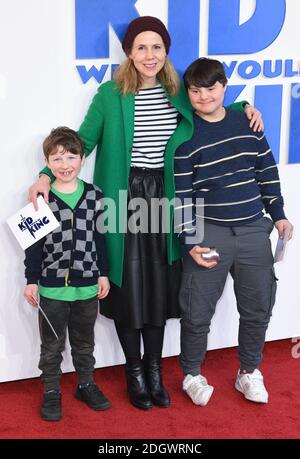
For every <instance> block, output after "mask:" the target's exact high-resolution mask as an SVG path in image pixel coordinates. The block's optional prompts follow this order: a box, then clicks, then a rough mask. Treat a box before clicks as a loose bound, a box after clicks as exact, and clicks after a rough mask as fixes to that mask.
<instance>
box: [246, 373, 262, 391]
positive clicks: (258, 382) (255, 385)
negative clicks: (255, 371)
mask: <svg viewBox="0 0 300 459" xmlns="http://www.w3.org/2000/svg"><path fill="white" fill-rule="evenodd" d="M247 385H248V386H249V385H251V389H253V390H262V389H263V390H264V389H265V388H264V383H263V377H262V376H261V375H256V376H253V375H251V376H250V375H248V378H247Z"/></svg>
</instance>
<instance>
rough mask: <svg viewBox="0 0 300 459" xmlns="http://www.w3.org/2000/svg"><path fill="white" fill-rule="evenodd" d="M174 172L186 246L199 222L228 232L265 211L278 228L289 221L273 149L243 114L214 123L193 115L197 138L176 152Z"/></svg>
mask: <svg viewBox="0 0 300 459" xmlns="http://www.w3.org/2000/svg"><path fill="white" fill-rule="evenodd" d="M174 170H175V187H176V198H177V199H179V200H180V201H178V200H177V202H176V206H175V222H177V228H176V230H177V232H178V234H179V238H180V240H181V242H182V243H185V239H186V236H187V235H192V233H193V232H194V225H195V221H196V217H197V218H199V219H200V220H199V221H201V220H202V221H203V219H204V220H206V221H208V222H210V223H214V224H217V225H224V226H237V225H245V224H247V223H250V222H252V221H254V220H257V219H259V218H261V217H262V216H263V210H265V211H266V212H267V213H268V214H270V216H271V218H272V220H273V221H274V222H275V221H277V220H281V219H284V218H286V217H285V214H284V211H283V198H282V196H281V191H280V181H279V176H278V170H277V166H276V163H275V160H274V157H273V154H272V152H271V149H270V147H269V144H268V142H267V140H266V138H265V135H264V133H262V132H253V130H252V129H251V128H250V127H249V121H248V120H247V118H246V117H245V115H244V114H243V113H240V112H238V111H235V110H231V109H226V115H225V118H224V119H223V120H221V121H218V122H214V123H210V122H208V121H205V120H204V119H202V118H200V117H199V116H197V115H194V134H193V137H192V138H191V139H190V140H189V141H188V142H185V143H184V144H182V145H181V146H180V147H179V148H178V149H177V151H176V154H175V162H174ZM197 198H202V200H199V199H198V200H197V201H196V199H197ZM188 210H190V211H189V212H188ZM178 222H179V223H178Z"/></svg>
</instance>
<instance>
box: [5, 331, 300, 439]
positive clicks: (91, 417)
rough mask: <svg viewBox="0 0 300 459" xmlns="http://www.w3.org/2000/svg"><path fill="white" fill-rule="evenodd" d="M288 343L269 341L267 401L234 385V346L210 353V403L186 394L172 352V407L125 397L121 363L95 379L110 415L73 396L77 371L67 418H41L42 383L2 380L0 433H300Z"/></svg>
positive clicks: (65, 389) (299, 399)
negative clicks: (145, 406)
mask: <svg viewBox="0 0 300 459" xmlns="http://www.w3.org/2000/svg"><path fill="white" fill-rule="evenodd" d="M293 345H294V344H293V343H292V342H291V340H284V341H273V342H270V343H267V344H266V347H265V352H264V361H263V365H262V367H261V370H262V372H263V374H264V378H265V384H266V386H267V389H268V391H269V396H270V401H269V404H267V405H259V404H255V403H252V402H248V401H247V400H245V399H244V398H243V395H242V394H240V393H239V392H237V391H236V390H235V389H234V387H233V384H234V380H235V375H236V371H237V368H238V361H237V357H236V348H231V349H222V350H218V351H210V352H208V354H207V359H206V363H205V366H204V367H203V374H204V375H205V376H206V377H207V378H208V380H209V383H210V384H212V385H213V386H215V391H214V394H213V396H212V398H211V400H210V402H209V404H208V405H207V406H206V407H197V406H194V405H193V404H192V402H191V401H190V399H188V398H187V396H186V395H185V394H184V393H183V392H182V390H181V383H182V373H181V369H180V368H179V365H178V362H177V359H176V358H175V357H172V358H167V359H164V381H165V385H166V387H167V388H168V390H169V392H170V395H171V398H172V405H171V407H169V408H158V407H154V408H153V409H152V410H150V411H148V412H144V411H141V410H138V409H136V408H134V407H133V406H131V405H130V404H129V403H128V401H127V396H126V390H125V377H124V368H123V366H116V367H110V368H103V369H98V370H96V371H95V380H96V382H97V384H99V386H100V387H101V389H102V390H103V392H104V393H105V394H106V395H107V396H108V397H109V399H110V400H111V402H112V404H113V407H112V408H111V409H110V410H108V411H105V412H96V411H92V410H91V409H89V408H88V407H87V406H86V405H84V404H83V403H82V402H79V401H77V400H76V399H75V398H74V396H73V392H74V388H75V385H76V377H75V374H74V373H72V374H67V375H64V376H63V378H62V393H63V419H62V421H60V422H55V423H54V422H52V423H49V422H46V421H43V420H41V419H40V417H39V404H40V399H41V392H42V385H41V382H40V381H39V379H30V380H23V381H17V382H10V383H2V384H1V385H0V407H1V408H0V413H1V415H0V416H1V422H0V438H2V439H4V438H9V439H14V438H57V439H62V438H97V439H107V438H115V439H121V438H130V439H131V438H146V439H154V438H157V439H162V438H169V439H176V438H179V439H180V438H186V439H188V438H199V439H201V438H299V436H300V435H299V434H300V416H299V414H300V394H299V381H300V360H299V359H295V358H293V357H292V354H291V351H292V347H293Z"/></svg>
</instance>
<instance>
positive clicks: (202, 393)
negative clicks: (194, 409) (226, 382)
mask: <svg viewBox="0 0 300 459" xmlns="http://www.w3.org/2000/svg"><path fill="white" fill-rule="evenodd" d="M182 388H183V390H184V392H186V393H187V394H188V396H189V397H190V398H191V399H192V401H193V403H194V404H195V405H201V406H205V405H206V404H207V403H208V401H209V399H210V397H211V396H212V393H213V391H214V388H213V386H209V385H208V384H207V379H206V378H204V377H203V376H201V375H197V376H192V375H186V377H185V378H184V380H183V384H182Z"/></svg>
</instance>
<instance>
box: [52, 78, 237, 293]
mask: <svg viewBox="0 0 300 459" xmlns="http://www.w3.org/2000/svg"><path fill="white" fill-rule="evenodd" d="M166 95H167V98H168V99H169V101H170V102H171V103H172V104H173V105H174V107H176V109H177V110H178V112H179V113H180V114H181V115H182V121H181V122H180V123H179V125H178V126H177V128H176V130H175V132H174V133H173V135H172V136H171V137H170V139H169V141H168V143H167V146H166V150H165V156H164V160H165V167H164V171H165V197H166V198H168V199H170V200H171V199H172V198H174V196H175V185H174V164H173V162H174V161H173V158H174V154H175V151H176V149H177V147H178V146H179V145H180V144H182V143H183V142H186V141H187V140H189V139H190V138H191V136H192V134H193V111H192V107H191V105H190V103H189V100H188V96H187V93H186V91H185V89H184V87H182V88H181V90H180V92H179V94H178V95H176V96H174V97H173V96H170V95H168V94H167V93H166ZM238 108H239V109H241V105H240V104H238ZM78 133H79V135H80V137H81V139H82V140H83V142H84V145H85V155H86V156H88V155H89V154H90V153H91V152H92V151H93V149H94V148H95V146H97V150H96V163H95V170H94V181H93V183H94V184H95V185H98V186H99V187H100V188H101V189H102V191H103V193H104V196H105V198H112V200H113V202H114V203H115V206H116V209H115V210H116V212H113V213H114V215H116V229H117V230H116V231H111V232H107V233H106V247H107V252H108V258H109V264H110V274H109V277H110V280H111V281H112V282H114V283H115V284H117V285H118V286H121V284H122V276H123V259H124V236H125V233H124V231H122V230H120V228H122V227H123V228H126V214H127V213H126V208H127V188H128V177H129V172H130V163H131V150H132V144H133V136H134V94H129V95H127V96H123V95H121V93H120V92H119V90H118V88H117V86H116V83H115V82H114V81H109V82H107V83H104V84H102V85H101V86H100V87H99V89H98V91H97V94H96V95H95V97H94V98H93V101H92V103H91V105H90V107H89V109H88V112H87V114H86V116H85V118H84V121H83V123H82V124H81V126H80V128H79V131H78ZM43 172H46V173H48V172H49V171H47V170H45V169H44V170H43ZM119 190H125V193H123V194H124V196H123V198H122V199H121V200H119ZM170 219H171V222H172V221H173V212H172V209H171V212H170ZM171 222H170V223H171ZM170 227H172V226H170ZM167 248H168V263H169V264H172V262H174V261H175V260H178V259H179V258H180V256H181V255H180V246H179V242H178V240H177V237H176V236H174V234H173V233H172V232H170V233H167Z"/></svg>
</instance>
